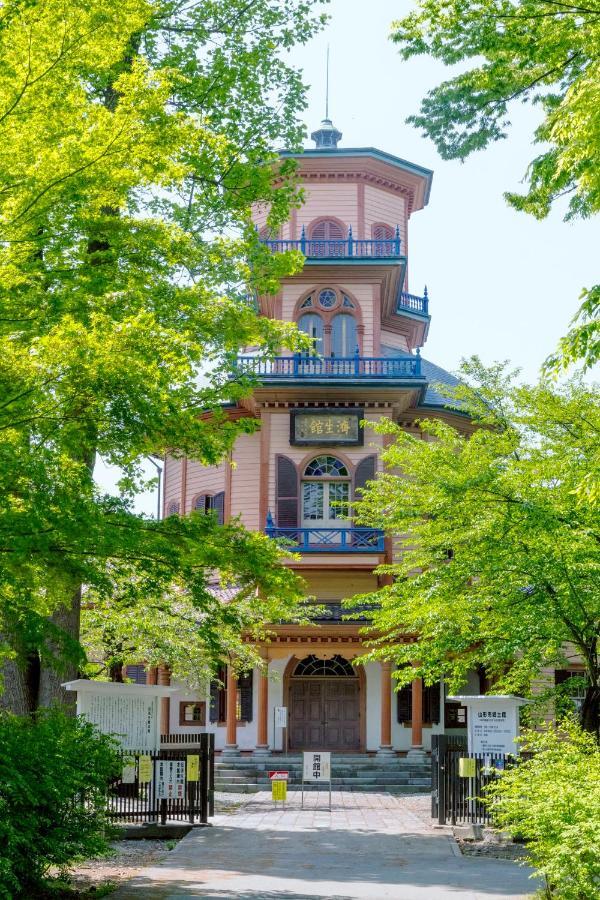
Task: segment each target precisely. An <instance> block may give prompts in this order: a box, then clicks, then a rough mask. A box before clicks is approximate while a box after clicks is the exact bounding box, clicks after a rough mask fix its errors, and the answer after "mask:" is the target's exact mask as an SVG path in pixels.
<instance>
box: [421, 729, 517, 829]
mask: <svg viewBox="0 0 600 900" xmlns="http://www.w3.org/2000/svg"><path fill="white" fill-rule="evenodd" d="M465 758H468V759H469V760H473V761H474V763H475V766H474V769H475V774H474V775H469V776H463V775H461V771H460V770H461V763H460V760H461V759H465ZM514 761H515V758H514V757H513V756H506V755H504V754H494V755H490V754H483V753H475V754H474V753H469V754H468V753H467V739H466V737H465V738H462V737H450V736H448V735H444V734H439V735H433V737H432V745H431V817H432V818H433V819H437V821H438V824H440V825H462V824H487V823H489V821H490V819H491V810H490V807H489V805H487V804H484V803H483V802H482V798H483V797H485V788H486V786H487V785H488V784H489V783H490V782H491V781H493V780H494V779H495V778H497V772H498V770H499V769H504V768H506V767H507V766H509V765H512V764H513V763H514ZM471 765H472V763H471Z"/></svg>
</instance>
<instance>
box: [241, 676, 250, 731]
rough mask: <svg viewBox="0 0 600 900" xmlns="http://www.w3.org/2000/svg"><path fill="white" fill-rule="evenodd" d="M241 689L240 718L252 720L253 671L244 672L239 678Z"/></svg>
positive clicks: (247, 720) (244, 720)
mask: <svg viewBox="0 0 600 900" xmlns="http://www.w3.org/2000/svg"><path fill="white" fill-rule="evenodd" d="M238 688H239V691H240V720H241V721H242V722H251V721H252V672H244V673H243V674H242V675H240V677H239V678H238Z"/></svg>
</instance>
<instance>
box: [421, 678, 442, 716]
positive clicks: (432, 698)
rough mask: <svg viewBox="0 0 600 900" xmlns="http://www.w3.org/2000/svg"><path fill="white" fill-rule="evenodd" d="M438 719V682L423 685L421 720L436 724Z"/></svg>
mask: <svg viewBox="0 0 600 900" xmlns="http://www.w3.org/2000/svg"><path fill="white" fill-rule="evenodd" d="M439 721H440V683H439V681H437V682H436V683H435V684H430V685H423V722H426V723H427V724H428V725H437V723H438V722H439Z"/></svg>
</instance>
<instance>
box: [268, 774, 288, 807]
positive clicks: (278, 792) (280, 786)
mask: <svg viewBox="0 0 600 900" xmlns="http://www.w3.org/2000/svg"><path fill="white" fill-rule="evenodd" d="M271 799H272V800H274V801H277V800H281V802H282V803H285V801H286V800H287V781H281V780H277V779H276V778H272V779H271Z"/></svg>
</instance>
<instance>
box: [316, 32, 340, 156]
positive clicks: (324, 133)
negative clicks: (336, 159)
mask: <svg viewBox="0 0 600 900" xmlns="http://www.w3.org/2000/svg"><path fill="white" fill-rule="evenodd" d="M341 137H342V132H341V131H338V130H337V128H336V127H335V125H334V124H333V122H332V121H331V119H330V118H329V44H327V64H326V68H325V118H324V119H323V121H322V122H321V126H320V127H319V128H318V129H317V130H316V131H313V133H312V134H311V138H312V139H313V141H314V142H315V144H316V147H317V150H335V149H336V148H337V145H338V141H339V139H340V138H341Z"/></svg>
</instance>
